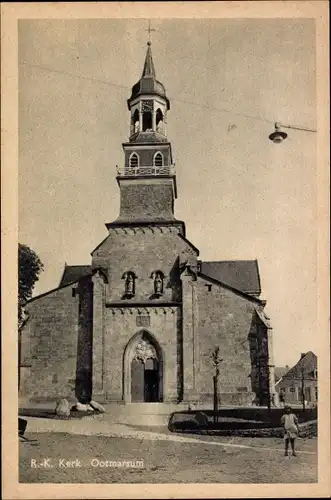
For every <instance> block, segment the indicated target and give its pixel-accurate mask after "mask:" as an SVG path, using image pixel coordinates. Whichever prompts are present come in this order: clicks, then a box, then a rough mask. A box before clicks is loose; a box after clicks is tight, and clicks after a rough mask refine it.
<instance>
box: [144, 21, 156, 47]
mask: <svg viewBox="0 0 331 500" xmlns="http://www.w3.org/2000/svg"><path fill="white" fill-rule="evenodd" d="M145 31H148V42H147V43H148V45H150V44H151V43H152V42H151V33H152V31H156V29H155V28H151V21H150V19H149V20H148V28H147V29H146V30H145Z"/></svg>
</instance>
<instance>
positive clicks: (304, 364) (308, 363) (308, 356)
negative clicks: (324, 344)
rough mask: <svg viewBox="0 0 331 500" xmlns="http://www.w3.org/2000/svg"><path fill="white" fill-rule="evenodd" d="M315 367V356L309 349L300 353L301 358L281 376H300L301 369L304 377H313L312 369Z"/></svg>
mask: <svg viewBox="0 0 331 500" xmlns="http://www.w3.org/2000/svg"><path fill="white" fill-rule="evenodd" d="M316 369H317V356H316V355H315V354H314V353H313V352H312V351H309V352H307V353H302V354H301V358H300V359H299V361H298V362H297V364H296V365H294V366H293V367H292V368H291V369H290V370H289V371H288V372H287V373H285V374H284V375H283V377H282V379H284V378H286V379H287V378H298V377H301V376H302V370H303V372H304V376H305V378H307V377H312V378H314V371H315V370H316Z"/></svg>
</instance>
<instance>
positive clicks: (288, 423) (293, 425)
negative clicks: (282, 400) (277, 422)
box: [281, 406, 299, 457]
mask: <svg viewBox="0 0 331 500" xmlns="http://www.w3.org/2000/svg"><path fill="white" fill-rule="evenodd" d="M281 422H282V425H283V426H284V432H285V434H284V440H285V456H286V457H287V456H288V445H289V443H291V448H292V456H293V457H296V456H297V455H296V453H295V447H294V445H295V439H296V437H297V435H298V432H299V428H298V418H297V417H296V415H294V413H292V409H291V408H290V407H289V406H285V414H284V415H283V416H282V418H281Z"/></svg>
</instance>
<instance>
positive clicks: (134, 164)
mask: <svg viewBox="0 0 331 500" xmlns="http://www.w3.org/2000/svg"><path fill="white" fill-rule="evenodd" d="M129 167H130V168H138V167H139V156H138V155H137V153H132V154H131V155H130V158H129Z"/></svg>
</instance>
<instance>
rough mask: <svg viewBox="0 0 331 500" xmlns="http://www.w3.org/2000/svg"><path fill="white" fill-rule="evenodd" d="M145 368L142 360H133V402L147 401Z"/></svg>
mask: <svg viewBox="0 0 331 500" xmlns="http://www.w3.org/2000/svg"><path fill="white" fill-rule="evenodd" d="M144 372H145V367H144V363H143V362H142V361H141V360H140V359H133V360H132V363H131V401H132V402H133V403H138V402H143V401H144V399H145V377H144Z"/></svg>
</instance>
